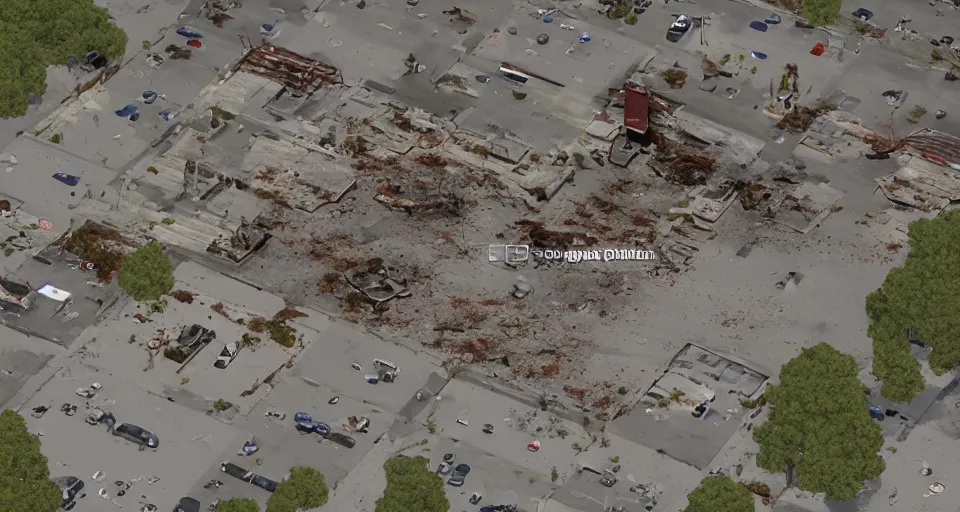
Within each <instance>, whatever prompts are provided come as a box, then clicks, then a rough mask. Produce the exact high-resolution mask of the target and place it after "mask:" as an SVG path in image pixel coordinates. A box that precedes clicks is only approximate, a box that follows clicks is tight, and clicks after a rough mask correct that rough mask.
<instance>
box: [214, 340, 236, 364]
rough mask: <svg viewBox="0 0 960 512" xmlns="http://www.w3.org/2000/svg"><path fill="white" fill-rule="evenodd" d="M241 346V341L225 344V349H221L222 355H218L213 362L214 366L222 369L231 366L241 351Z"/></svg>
mask: <svg viewBox="0 0 960 512" xmlns="http://www.w3.org/2000/svg"><path fill="white" fill-rule="evenodd" d="M240 347H241V345H240V343H239V342H236V341H233V342H230V343H227V344H226V345H224V346H223V350H221V351H220V355H218V356H217V360H216V361H214V362H213V366H214V368H220V369H221V370H222V369H224V368H226V367H227V366H230V363H232V362H233V360H234V359H236V358H237V355H238V354H239V353H240Z"/></svg>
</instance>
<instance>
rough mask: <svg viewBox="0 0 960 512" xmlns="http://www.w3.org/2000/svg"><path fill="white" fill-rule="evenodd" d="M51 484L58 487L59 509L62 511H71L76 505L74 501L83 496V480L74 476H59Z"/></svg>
mask: <svg viewBox="0 0 960 512" xmlns="http://www.w3.org/2000/svg"><path fill="white" fill-rule="evenodd" d="M53 482H54V483H55V484H57V486H59V487H60V493H61V503H60V507H61V508H62V509H63V510H70V509H72V508H73V506H74V505H75V504H76V499H77V498H82V497H83V496H85V494H84V493H83V480H80V479H79V478H77V477H75V476H61V477H58V478H54V479H53Z"/></svg>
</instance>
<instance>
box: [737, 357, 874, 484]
mask: <svg viewBox="0 0 960 512" xmlns="http://www.w3.org/2000/svg"><path fill="white" fill-rule="evenodd" d="M857 373H858V372H857V364H856V361H854V359H853V357H852V356H849V355H847V354H843V353H840V352H838V351H837V350H836V349H834V348H833V347H831V346H830V345H827V344H826V343H820V344H819V345H816V346H814V347H812V348H807V349H803V352H802V353H801V354H800V355H799V356H797V357H795V358H793V359H792V360H790V361H789V362H788V363H787V364H785V365H784V366H783V368H782V369H781V370H780V383H779V384H777V385H775V386H769V387H768V388H767V390H766V392H765V396H766V398H767V402H768V403H769V404H770V405H771V406H772V410H771V412H770V416H769V417H768V418H767V421H766V422H764V423H763V424H762V425H760V426H759V427H757V428H756V429H755V430H754V433H753V438H754V440H756V441H757V443H759V444H760V453H759V454H757V466H759V467H761V468H763V469H766V470H768V471H772V472H775V473H776V472H781V471H785V470H786V469H787V466H788V464H792V465H793V468H794V471H795V474H796V475H797V485H798V487H800V488H801V489H803V490H807V491H811V492H825V493H827V497H828V498H830V499H833V500H849V499H853V498H854V497H856V495H857V493H858V492H860V489H862V488H863V484H864V481H865V480H869V479H872V478H875V477H876V476H878V475H880V473H882V472H883V469H884V463H883V459H881V458H880V456H879V455H878V454H877V452H879V451H880V448H881V447H882V446H883V435H882V433H881V431H880V426H879V425H877V423H876V422H874V421H873V419H871V418H870V414H869V412H868V407H869V406H868V404H867V398H866V394H865V393H864V386H863V383H861V382H860V380H859V379H858V378H857Z"/></svg>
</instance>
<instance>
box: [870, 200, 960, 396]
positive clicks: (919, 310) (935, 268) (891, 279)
mask: <svg viewBox="0 0 960 512" xmlns="http://www.w3.org/2000/svg"><path fill="white" fill-rule="evenodd" d="M908 234H909V238H910V254H909V255H908V256H907V261H906V263H904V265H903V266H902V267H899V268H895V269H892V270H891V271H890V272H889V273H888V274H887V278H886V279H885V280H884V282H883V285H882V286H881V287H880V289H878V290H877V291H875V292H873V293H871V294H870V295H868V296H867V315H868V316H869V317H870V320H872V323H871V324H870V328H869V329H868V330H867V334H868V335H869V336H870V337H871V338H873V355H874V357H873V374H874V375H875V376H876V377H878V378H880V379H883V388H882V389H881V391H880V392H881V393H882V394H883V396H885V397H887V398H889V399H890V400H893V401H895V402H908V401H910V400H912V399H913V398H914V397H915V396H916V395H917V394H918V393H919V392H921V391H923V389H924V387H925V385H926V384H925V382H924V380H923V376H922V375H921V374H920V364H919V363H918V362H917V361H916V359H914V358H913V356H911V355H910V344H909V343H908V342H907V329H914V330H915V335H917V336H919V337H920V338H922V339H923V341H924V342H925V343H926V344H927V345H929V346H930V347H931V348H933V352H932V353H931V354H930V357H929V358H928V359H927V361H928V362H929V363H930V368H931V369H932V370H933V371H934V373H936V374H938V375H942V374H943V373H945V372H947V371H949V370H951V369H953V368H954V367H956V366H958V365H960V315H958V314H957V311H960V294H958V293H957V290H958V289H960V272H958V271H957V269H958V268H960V251H958V248H960V211H950V212H946V213H944V214H943V215H940V216H939V217H937V218H935V219H922V220H918V221H916V222H911V223H910V230H909V232H908Z"/></svg>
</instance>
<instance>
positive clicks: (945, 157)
mask: <svg viewBox="0 0 960 512" xmlns="http://www.w3.org/2000/svg"><path fill="white" fill-rule="evenodd" d="M903 143H904V144H905V145H906V146H908V147H910V148H911V149H913V150H914V151H917V152H918V153H920V156H922V157H923V158H924V159H925V160H928V161H930V162H933V163H936V164H939V165H943V166H949V167H951V168H953V169H956V170H960V138H958V137H955V136H953V135H950V134H947V133H943V132H938V131H936V130H931V129H929V128H924V129H923V130H920V131H918V132H915V133H912V134H910V135H909V136H907V138H905V139H903Z"/></svg>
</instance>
